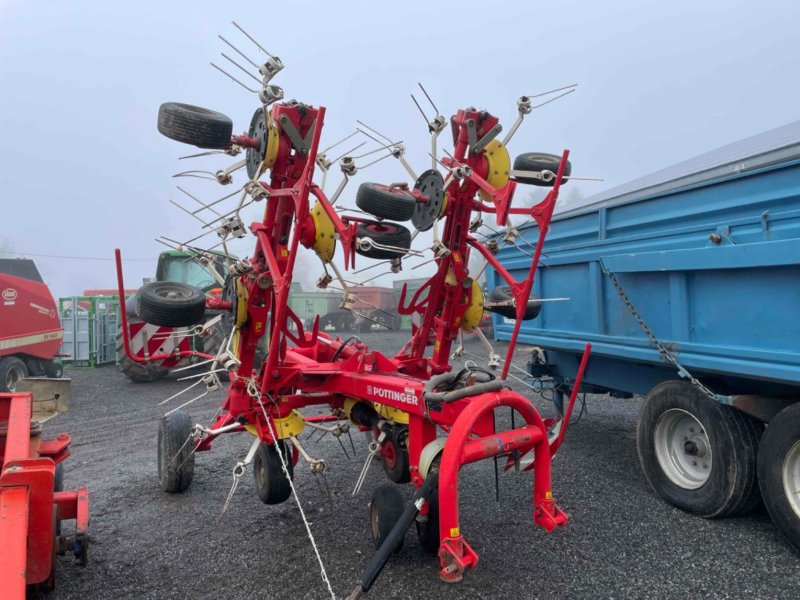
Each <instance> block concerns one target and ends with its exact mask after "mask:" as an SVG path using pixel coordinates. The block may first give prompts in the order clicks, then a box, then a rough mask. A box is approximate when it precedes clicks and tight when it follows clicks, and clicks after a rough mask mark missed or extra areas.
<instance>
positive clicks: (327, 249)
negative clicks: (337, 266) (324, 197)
mask: <svg viewBox="0 0 800 600" xmlns="http://www.w3.org/2000/svg"><path fill="white" fill-rule="evenodd" d="M311 218H312V219H313V220H314V229H315V231H316V233H315V234H314V235H315V238H314V252H316V253H317V255H318V256H319V257H320V258H321V259H322V262H324V263H329V262H331V259H332V258H333V253H334V252H335V251H336V230H335V229H334V227H333V221H331V218H330V217H329V216H328V213H326V212H325V209H324V208H322V205H321V204H320V203H319V201H317V203H316V204H314V207H313V208H312V209H311Z"/></svg>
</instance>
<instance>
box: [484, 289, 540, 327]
mask: <svg viewBox="0 0 800 600" xmlns="http://www.w3.org/2000/svg"><path fill="white" fill-rule="evenodd" d="M513 299H514V296H512V295H511V287H510V286H507V285H500V286H497V287H496V288H494V289H493V290H492V291H491V292H489V301H490V302H508V301H509V300H513ZM488 310H489V312H493V313H496V314H498V315H501V316H503V317H506V318H508V319H516V318H517V309H516V307H515V306H492V307H491V308H489V309H488ZM541 310H542V303H541V302H539V301H537V300H533V299H530V300H528V305H527V306H526V307H525V314H524V315H522V320H523V321H530V320H531V319H535V318H536V317H537V316H539V312H540V311H541Z"/></svg>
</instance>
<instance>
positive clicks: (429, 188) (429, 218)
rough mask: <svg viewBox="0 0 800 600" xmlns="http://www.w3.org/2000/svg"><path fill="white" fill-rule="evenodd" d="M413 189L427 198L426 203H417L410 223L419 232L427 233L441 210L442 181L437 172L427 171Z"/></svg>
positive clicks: (442, 198) (433, 170)
mask: <svg viewBox="0 0 800 600" xmlns="http://www.w3.org/2000/svg"><path fill="white" fill-rule="evenodd" d="M414 189H415V190H417V191H419V192H420V193H421V194H423V195H424V196H428V201H427V202H419V203H417V206H416V207H415V208H414V214H413V215H412V216H411V223H412V225H414V227H416V228H417V229H419V230H420V231H428V230H429V229H430V228H431V227H433V222H434V221H435V220H436V218H437V217H438V216H439V214H440V212H441V210H442V203H443V202H444V179H442V175H441V173H439V171H437V170H435V169H429V170H427V171H425V172H424V173H423V174H422V175H420V176H419V178H418V179H417V181H416V183H414Z"/></svg>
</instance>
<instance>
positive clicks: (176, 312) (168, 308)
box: [136, 281, 206, 327]
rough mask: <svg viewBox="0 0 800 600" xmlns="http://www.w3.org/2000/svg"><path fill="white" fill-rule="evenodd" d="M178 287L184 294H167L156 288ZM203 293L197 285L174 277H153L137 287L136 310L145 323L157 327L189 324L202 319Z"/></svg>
mask: <svg viewBox="0 0 800 600" xmlns="http://www.w3.org/2000/svg"><path fill="white" fill-rule="evenodd" d="M168 286H171V287H178V288H180V289H183V290H184V292H185V293H186V294H187V295H188V296H187V297H185V298H166V297H163V296H160V295H159V290H162V289H165V288H166V287H168ZM205 310H206V297H205V294H203V291H202V290H201V289H200V288H196V287H194V286H191V285H187V284H185V283H177V282H174V281H154V282H152V283H147V284H145V285H143V286H142V287H141V288H139V292H138V293H137V294H136V314H137V316H138V317H139V318H140V319H141V320H142V321H144V322H145V323H151V324H153V325H158V326H159V327H189V326H191V325H197V324H198V323H202V322H203V317H204V316H205Z"/></svg>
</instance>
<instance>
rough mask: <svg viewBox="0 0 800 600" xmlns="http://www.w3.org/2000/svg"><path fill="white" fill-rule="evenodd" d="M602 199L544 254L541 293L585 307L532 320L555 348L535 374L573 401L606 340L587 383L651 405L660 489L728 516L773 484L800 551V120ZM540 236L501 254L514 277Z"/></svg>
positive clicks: (648, 437)
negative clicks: (588, 348)
mask: <svg viewBox="0 0 800 600" xmlns="http://www.w3.org/2000/svg"><path fill="white" fill-rule="evenodd" d="M590 200H592V201H591V202H590V203H587V204H586V205H584V206H582V207H580V208H576V209H572V210H567V211H564V212H561V213H558V214H556V216H555V217H554V218H553V222H552V224H551V227H550V232H549V234H548V237H547V241H546V242H545V245H544V248H543V252H544V257H543V259H542V263H543V264H541V265H540V267H539V269H538V272H537V274H536V280H535V284H534V289H533V293H534V296H535V297H537V298H541V299H545V300H547V299H554V298H562V297H566V298H569V300H565V301H553V302H543V303H542V310H541V312H540V314H539V315H538V317H536V318H535V319H532V320H530V321H526V322H524V323H523V325H522V329H521V332H520V336H519V339H520V340H521V341H523V342H525V343H528V344H532V345H534V346H537V347H539V348H541V349H542V351H540V352H539V351H537V352H535V354H534V356H533V358H532V360H531V364H530V371H531V374H532V376H534V377H537V378H541V379H542V381H543V382H546V383H547V384H549V385H553V386H554V388H555V390H556V394H555V397H556V399H557V401H559V400H560V398H561V394H560V392H561V391H562V390H566V389H568V388H569V384H570V381H571V380H574V377H575V374H576V370H577V367H578V362H579V359H580V353H581V351H582V349H583V347H584V345H585V343H586V342H591V343H592V357H591V360H590V362H589V366H588V369H587V371H586V373H585V375H584V382H585V389H586V390H587V391H590V392H592V391H593V392H598V393H610V394H612V395H616V396H620V397H626V396H628V397H629V396H631V395H641V396H645V400H644V402H643V404H642V408H641V411H640V415H639V421H638V425H637V446H638V450H639V457H640V462H641V465H642V469H643V471H644V473H645V475H646V477H647V480H648V482H649V483H650V485H651V487H652V488H653V490H654V491H655V492H656V493H657V494H658V495H660V496H661V497H662V498H664V499H665V500H667V501H668V502H670V503H672V504H674V505H675V506H677V507H679V508H681V509H684V510H687V511H690V512H694V513H697V514H699V515H702V516H705V517H721V516H727V515H734V514H741V513H743V512H746V511H747V510H749V509H751V508H752V507H753V506H754V505H755V504H757V502H758V499H759V491H760V494H761V496H762V497H763V499H764V502H765V504H766V506H767V509H768V510H769V513H770V515H771V516H772V518H773V520H774V521H775V523H776V525H777V526H778V527H779V529H780V530H781V531H782V532H783V533H784V535H785V536H786V538H787V539H788V540H789V542H790V543H791V544H792V545H793V546H794V547H795V548H796V549H797V550H800V403H799V402H798V400H800V122H796V123H792V124H790V125H787V126H784V127H781V128H779V129H776V130H772V131H768V132H766V133H764V134H760V135H757V136H755V137H752V138H748V139H746V140H742V141H740V142H737V143H734V144H731V145H729V146H725V147H723V148H720V149H718V150H716V151H713V152H710V153H708V154H704V155H701V156H699V157H696V158H694V159H691V160H688V161H685V162H682V163H679V164H677V165H675V166H673V167H670V168H668V169H665V170H663V171H659V172H657V173H654V174H652V175H649V176H647V177H644V178H641V179H639V180H636V181H633V182H631V183H629V184H626V185H623V186H620V187H618V188H615V189H612V190H610V191H608V192H606V193H603V194H600V195H598V196H596V197H595V198H593V199H590ZM538 234H539V231H538V229H537V228H536V226H535V224H531V225H530V226H529V227H527V228H521V230H520V232H519V235H520V236H521V238H523V240H518V241H517V242H516V244H510V245H506V246H505V247H502V248H501V249H500V251H499V253H498V258H499V260H500V262H501V264H503V266H504V267H505V268H506V269H508V270H509V271H510V272H511V273H512V274H515V275H518V274H519V273H520V272H522V271H525V270H527V268H528V265H529V264H530V257H529V249H527V250H526V243H525V241H527V242H528V243H529V244H535V243H536V240H537V239H538ZM515 272H516V273H515ZM487 284H488V287H489V288H490V289H491V288H492V287H494V286H496V285H499V284H502V281H500V280H499V278H498V276H497V274H496V273H495V272H491V271H490V272H488V273H487ZM493 318H494V319H495V332H496V336H497V338H498V339H509V338H510V336H511V332H512V330H513V321H510V320H506V319H503V318H502V317H499V316H498V315H494V316H493ZM557 407H558V404H557Z"/></svg>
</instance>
